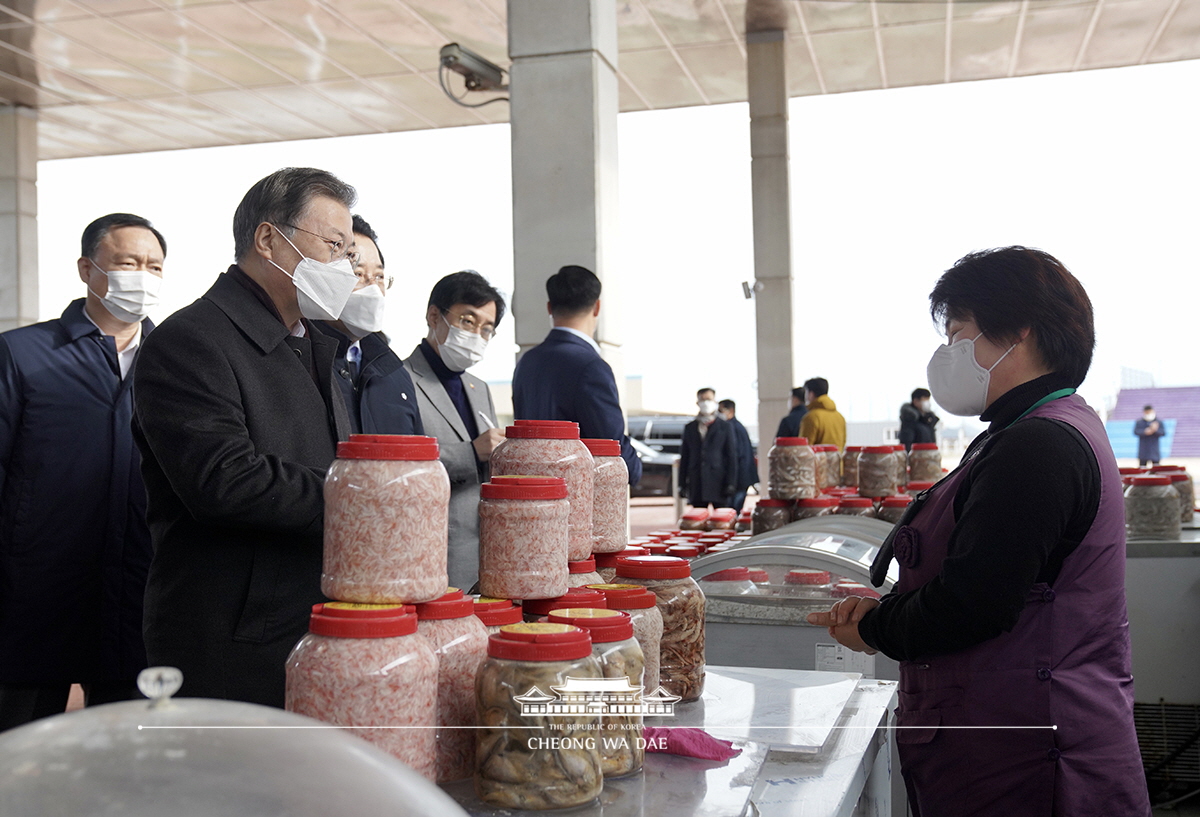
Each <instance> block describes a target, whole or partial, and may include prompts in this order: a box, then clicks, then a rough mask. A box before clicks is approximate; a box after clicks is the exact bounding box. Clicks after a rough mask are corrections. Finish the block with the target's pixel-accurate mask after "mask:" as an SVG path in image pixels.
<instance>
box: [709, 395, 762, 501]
mask: <svg viewBox="0 0 1200 817" xmlns="http://www.w3.org/2000/svg"><path fill="white" fill-rule="evenodd" d="M717 416H718V417H720V418H721V419H722V420H724V421H725V422H727V423H729V425H730V426H732V428H733V434H734V438H735V439H736V440H737V455H738V465H737V479H736V480H735V481H734V483H733V487H734V491H733V499H732V506H733V509H734V510H736V511H737V512H738V513H741V512H742V506H743V505H745V504H746V491H747V490H748V489H749V488H750V486H751V485H754V484H756V483H757V482H758V464H757V463H756V462H755V460H754V444H753V443H751V442H750V432H749V431H747V430H746V427H745V426H744V425H742V421H741V420H739V419H738V418H737V403H735V402H733V401H732V400H722V401H721V402H719V403H717Z"/></svg>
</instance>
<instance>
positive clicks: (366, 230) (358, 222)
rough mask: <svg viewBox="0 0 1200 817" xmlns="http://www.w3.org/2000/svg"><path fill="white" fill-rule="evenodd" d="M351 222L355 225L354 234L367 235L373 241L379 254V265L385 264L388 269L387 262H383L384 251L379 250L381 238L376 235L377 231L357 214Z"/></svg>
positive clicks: (352, 217) (351, 217)
mask: <svg viewBox="0 0 1200 817" xmlns="http://www.w3.org/2000/svg"><path fill="white" fill-rule="evenodd" d="M350 220H351V221H352V222H353V223H354V232H356V233H358V234H359V235H365V236H366V237H367V238H369V239H371V242H372V243H373V244H374V245H375V249H376V251H378V253H379V263H380V264H383V266H384V267H385V268H386V267H387V262H386V261H384V260H383V250H381V249H379V236H377V235H375V231H374V230H372V229H371V225H370V224H368V223H367V220H366V219H365V218H363V217H362V216H360V215H358V214H357V213H355V214H354V215H352V216H350Z"/></svg>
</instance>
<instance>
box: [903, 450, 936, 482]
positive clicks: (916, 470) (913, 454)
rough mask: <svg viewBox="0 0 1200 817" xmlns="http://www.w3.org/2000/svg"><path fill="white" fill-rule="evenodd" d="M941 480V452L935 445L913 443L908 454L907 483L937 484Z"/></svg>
mask: <svg viewBox="0 0 1200 817" xmlns="http://www.w3.org/2000/svg"><path fill="white" fill-rule="evenodd" d="M941 478H942V452H941V449H939V448H938V444H937V443H913V447H912V451H910V452H909V453H908V481H909V482H912V481H916V482H937V481H938V480H939V479H941Z"/></svg>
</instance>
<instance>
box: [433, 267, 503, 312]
mask: <svg viewBox="0 0 1200 817" xmlns="http://www.w3.org/2000/svg"><path fill="white" fill-rule="evenodd" d="M493 302H495V304H496V326H499V325H500V319H501V318H503V317H504V307H505V303H504V296H503V295H501V294H500V290H498V289H496V288H495V287H494V286H492V285H491V284H489V283H488V281H487V279H486V278H484V277H483V276H482V275H480V274H479V273H478V272H476V271H475V270H473V269H468V270H463V271H462V272H452V273H450V274H449V275H447V276H446V277H445V278H443V279H442V280H440V281H438V282H437V283H436V284H434V285H433V291H432V292H430V293H429V305H430V306H436V307H437V308H438V309H440V310H441V312H442V314H443V315H444V314H446V313H447V312H449V311H450V308H451V307H452V306H454V305H455V304H469V305H471V306H476V307H478V306H486V305H487V304H489V303H493Z"/></svg>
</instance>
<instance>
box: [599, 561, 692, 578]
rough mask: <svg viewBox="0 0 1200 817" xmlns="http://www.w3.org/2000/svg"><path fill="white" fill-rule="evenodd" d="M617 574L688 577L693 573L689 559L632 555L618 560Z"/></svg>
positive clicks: (636, 576)
mask: <svg viewBox="0 0 1200 817" xmlns="http://www.w3.org/2000/svg"><path fill="white" fill-rule="evenodd" d="M617 575H618V576H624V577H625V578H629V579H686V578H688V577H689V576H691V575H692V568H691V566H690V565H689V564H688V562H687V559H676V558H675V557H674V556H630V557H626V558H621V559H618V560H617Z"/></svg>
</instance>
